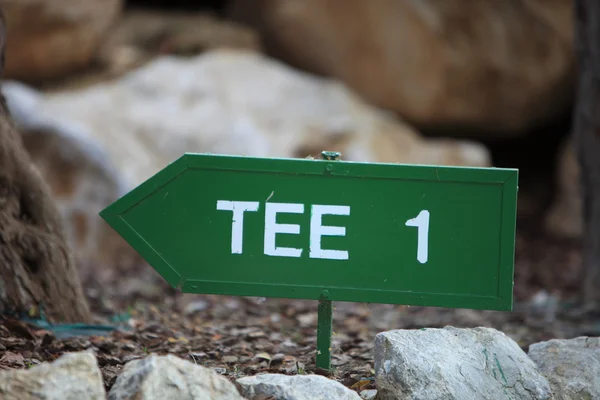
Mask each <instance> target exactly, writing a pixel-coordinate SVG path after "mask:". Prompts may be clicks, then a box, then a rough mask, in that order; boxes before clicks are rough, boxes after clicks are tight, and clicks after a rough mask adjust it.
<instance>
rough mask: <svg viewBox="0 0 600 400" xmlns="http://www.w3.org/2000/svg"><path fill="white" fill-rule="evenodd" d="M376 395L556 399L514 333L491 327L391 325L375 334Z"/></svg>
mask: <svg viewBox="0 0 600 400" xmlns="http://www.w3.org/2000/svg"><path fill="white" fill-rule="evenodd" d="M374 352H375V374H376V382H377V391H378V393H377V399H378V400H392V399H394V400H395V399H398V400H400V399H428V400H438V399H439V400H442V399H443V400H463V399H473V398H477V399H488V400H495V399H506V398H510V399H520V400H526V399H552V393H551V391H550V385H549V384H548V381H547V380H546V379H545V378H544V377H543V376H542V375H540V373H539V372H538V371H537V369H536V366H535V364H534V363H533V361H531V359H529V358H528V357H527V355H526V354H525V353H524V352H523V351H522V350H521V348H520V347H519V346H518V345H517V343H515V342H514V341H513V340H512V339H510V338H509V337H507V336H505V335H504V333H502V332H499V331H497V330H495V329H491V328H473V329H458V328H454V327H445V328H443V329H429V328H428V329H417V330H393V331H388V332H382V333H379V334H378V335H377V336H376V337H375V350H374Z"/></svg>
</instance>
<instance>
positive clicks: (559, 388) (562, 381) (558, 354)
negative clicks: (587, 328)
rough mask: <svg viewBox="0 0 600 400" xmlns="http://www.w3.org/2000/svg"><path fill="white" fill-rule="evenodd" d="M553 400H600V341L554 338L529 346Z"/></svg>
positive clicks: (588, 338)
mask: <svg viewBox="0 0 600 400" xmlns="http://www.w3.org/2000/svg"><path fill="white" fill-rule="evenodd" d="M529 357H531V359H532V360H533V362H534V363H535V364H536V365H537V366H538V369H539V370H540V372H541V373H542V374H543V375H544V376H545V377H546V379H548V382H550V386H551V387H552V391H553V392H554V396H555V397H554V398H555V400H575V399H600V338H597V337H594V338H592V337H577V338H574V339H553V340H549V341H546V342H540V343H534V344H532V345H530V346H529Z"/></svg>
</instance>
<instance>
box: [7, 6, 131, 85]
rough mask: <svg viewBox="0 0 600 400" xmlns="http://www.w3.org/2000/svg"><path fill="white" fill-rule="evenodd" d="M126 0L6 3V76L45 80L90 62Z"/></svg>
mask: <svg viewBox="0 0 600 400" xmlns="http://www.w3.org/2000/svg"><path fill="white" fill-rule="evenodd" d="M122 6H123V0H102V1H97V0H8V1H2V9H3V10H4V13H5V16H6V23H7V45H6V70H5V73H4V77H5V78H8V79H18V80H23V81H35V82H37V81H41V80H43V79H50V78H58V77H62V76H64V75H66V74H68V73H70V72H74V71H76V70H78V69H80V68H82V67H85V66H88V65H89V64H90V62H91V61H92V59H93V58H94V56H95V55H96V54H97V52H98V50H99V48H100V46H101V45H102V43H103V40H104V38H105V37H106V34H107V32H108V31H109V30H110V29H112V28H113V26H114V23H115V22H116V21H117V19H118V18H119V16H120V13H121V9H122Z"/></svg>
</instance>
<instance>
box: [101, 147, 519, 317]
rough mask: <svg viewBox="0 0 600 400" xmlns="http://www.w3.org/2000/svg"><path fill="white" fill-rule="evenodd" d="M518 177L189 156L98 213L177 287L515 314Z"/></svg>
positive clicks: (490, 171)
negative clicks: (323, 297) (489, 310)
mask: <svg viewBox="0 0 600 400" xmlns="http://www.w3.org/2000/svg"><path fill="white" fill-rule="evenodd" d="M517 180H518V171H517V170H515V169H497V168H465V167H442V166H416V165H399V164H378V163H356V162H347V161H334V160H333V159H325V160H308V159H274V158H253V157H238V156H225V155H206V154H185V155H183V156H182V157H181V158H179V159H177V160H176V161H174V162H173V163H171V164H170V165H168V166H167V167H166V168H165V169H163V170H162V171H160V172H159V173H157V174H156V175H155V176H153V177H152V178H150V179H149V180H147V181H146V182H144V183H143V184H141V185H140V186H138V187H137V188H135V189H134V190H132V191H131V192H129V193H128V194H127V195H125V196H124V197H122V198H120V199H119V200H117V201H116V202H115V203H113V204H112V205H110V206H109V207H107V208H106V209H105V210H103V211H102V212H101V216H102V217H103V218H104V219H105V220H106V221H107V222H108V223H109V224H110V225H111V226H112V227H113V228H114V229H115V230H116V231H117V232H118V233H119V234H120V235H121V236H123V237H124V239H125V240H127V241H128V242H129V243H130V245H131V246H132V247H133V248H134V249H135V250H136V251H138V252H139V253H140V255H141V256H142V257H144V258H145V259H146V260H147V261H148V262H149V263H150V264H151V265H152V266H153V267H154V268H155V269H156V270H157V271H158V272H159V273H160V274H161V275H162V276H163V277H164V278H165V279H166V280H167V281H168V282H169V283H170V284H171V285H172V286H174V287H178V288H180V289H181V290H182V291H184V292H190V293H206V294H222V295H235V296H262V297H278V298H302V299H313V300H319V299H321V298H322V297H321V296H322V293H323V292H324V291H325V290H326V291H327V292H328V297H327V300H328V301H351V302H372V303H389V304H405V305H421V306H440V307H453V308H473V309H491V310H511V309H512V304H513V303H512V302H513V290H512V289H513V270H514V245H515V224H516V203H517Z"/></svg>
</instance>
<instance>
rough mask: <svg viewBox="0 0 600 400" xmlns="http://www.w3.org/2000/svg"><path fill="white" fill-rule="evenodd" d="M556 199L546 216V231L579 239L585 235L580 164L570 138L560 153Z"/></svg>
mask: <svg viewBox="0 0 600 400" xmlns="http://www.w3.org/2000/svg"><path fill="white" fill-rule="evenodd" d="M557 174H558V176H557V177H558V179H557V182H556V183H557V191H556V198H555V199H554V202H553V204H552V205H551V207H550V209H549V210H548V214H547V215H546V221H545V225H546V229H547V230H548V231H549V232H550V233H552V234H554V235H557V236H562V237H566V238H578V237H580V236H581V234H582V233H583V218H582V198H581V187H580V186H581V182H580V180H579V162H578V161H577V156H576V154H575V149H574V148H573V138H572V137H568V138H567V139H566V140H565V141H564V143H563V145H562V146H561V149H560V151H559V159H558V171H557Z"/></svg>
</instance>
